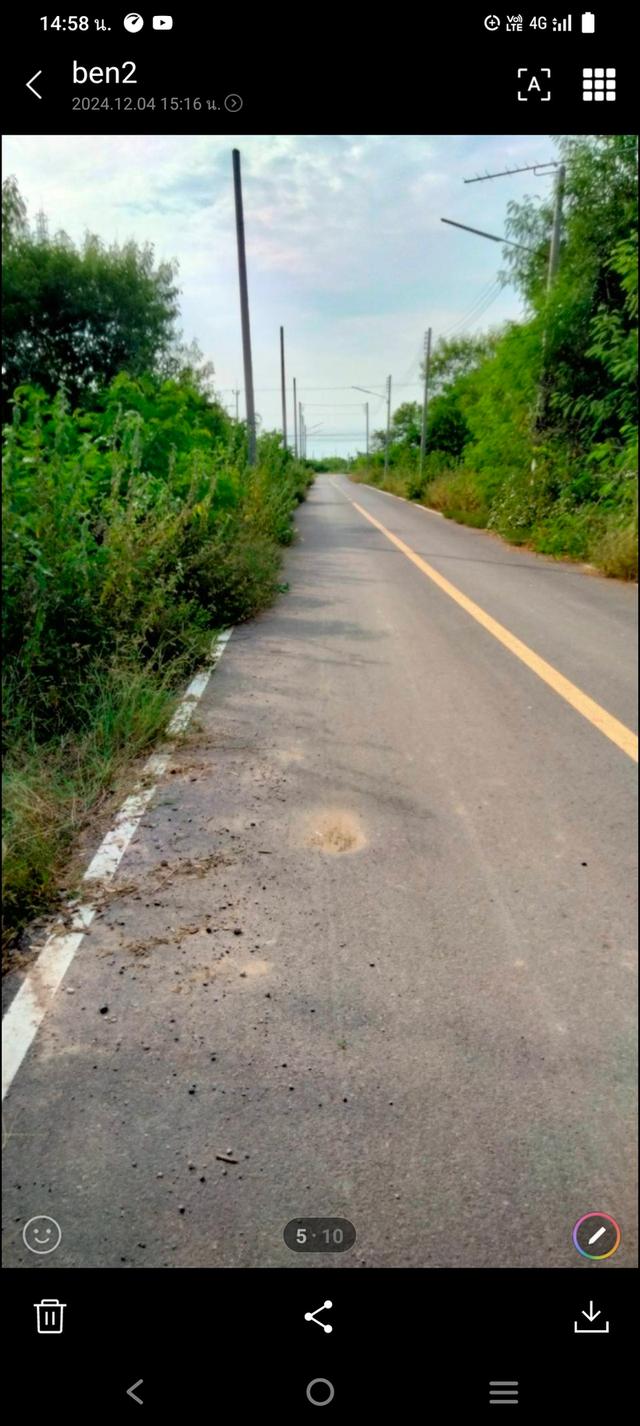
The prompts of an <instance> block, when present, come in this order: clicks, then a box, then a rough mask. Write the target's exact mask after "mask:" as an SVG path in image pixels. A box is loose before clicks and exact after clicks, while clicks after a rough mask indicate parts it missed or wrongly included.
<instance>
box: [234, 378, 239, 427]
mask: <svg viewBox="0 0 640 1426" xmlns="http://www.w3.org/2000/svg"><path fill="white" fill-rule="evenodd" d="M233 394H234V396H235V398H236V423H237V422H238V421H239V420H240V411H239V408H238V400H239V397H240V387H239V386H234V388H233Z"/></svg>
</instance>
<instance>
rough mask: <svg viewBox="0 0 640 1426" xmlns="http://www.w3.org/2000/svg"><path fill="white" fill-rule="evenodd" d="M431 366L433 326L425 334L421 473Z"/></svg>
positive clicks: (425, 437)
mask: <svg viewBox="0 0 640 1426" xmlns="http://www.w3.org/2000/svg"><path fill="white" fill-rule="evenodd" d="M430 367H431V328H430V327H429V330H428V332H425V334H424V396H423V398H422V430H421V432H420V474H421V475H422V464H423V461H424V447H425V442H426V439H427V407H428V405H429V370H430Z"/></svg>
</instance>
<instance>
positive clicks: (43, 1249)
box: [22, 1213, 62, 1253]
mask: <svg viewBox="0 0 640 1426" xmlns="http://www.w3.org/2000/svg"><path fill="white" fill-rule="evenodd" d="M22 1241H23V1243H24V1245H25V1248H28V1249H29V1252H30V1253H55V1250H56V1248H59V1247H60V1244H61V1242H62V1229H61V1227H60V1224H59V1223H56V1220H55V1218H49V1217H47V1215H46V1214H44V1213H41V1214H38V1215H37V1217H35V1218H30V1219H29V1222H28V1223H25V1225H24V1228H23V1229H22Z"/></svg>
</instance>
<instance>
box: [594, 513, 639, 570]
mask: <svg viewBox="0 0 640 1426" xmlns="http://www.w3.org/2000/svg"><path fill="white" fill-rule="evenodd" d="M591 557H592V560H593V563H594V564H595V565H596V566H597V568H598V569H601V570H602V572H603V574H607V575H609V576H610V577H611V578H615V579H637V578H638V525H637V521H635V520H633V521H630V522H628V523H627V524H625V525H615V524H613V525H611V526H610V527H609V529H608V530H606V531H605V533H604V535H602V536H601V537H600V539H599V540H598V541H597V542H596V543H595V544H594V546H593V549H592V554H591Z"/></svg>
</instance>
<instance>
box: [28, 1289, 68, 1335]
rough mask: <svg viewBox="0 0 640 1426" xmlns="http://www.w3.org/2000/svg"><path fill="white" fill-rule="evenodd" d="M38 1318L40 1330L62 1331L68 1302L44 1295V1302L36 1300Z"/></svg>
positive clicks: (41, 1331) (46, 1331)
mask: <svg viewBox="0 0 640 1426" xmlns="http://www.w3.org/2000/svg"><path fill="white" fill-rule="evenodd" d="M33 1305H34V1307H35V1309H36V1314H37V1318H38V1332H39V1333H40V1336H43V1335H44V1334H45V1333H48V1332H53V1333H60V1332H61V1331H62V1325H63V1317H64V1309H65V1307H66V1305H67V1304H66V1302H58V1299H57V1297H43V1299H42V1302H34V1304H33Z"/></svg>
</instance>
